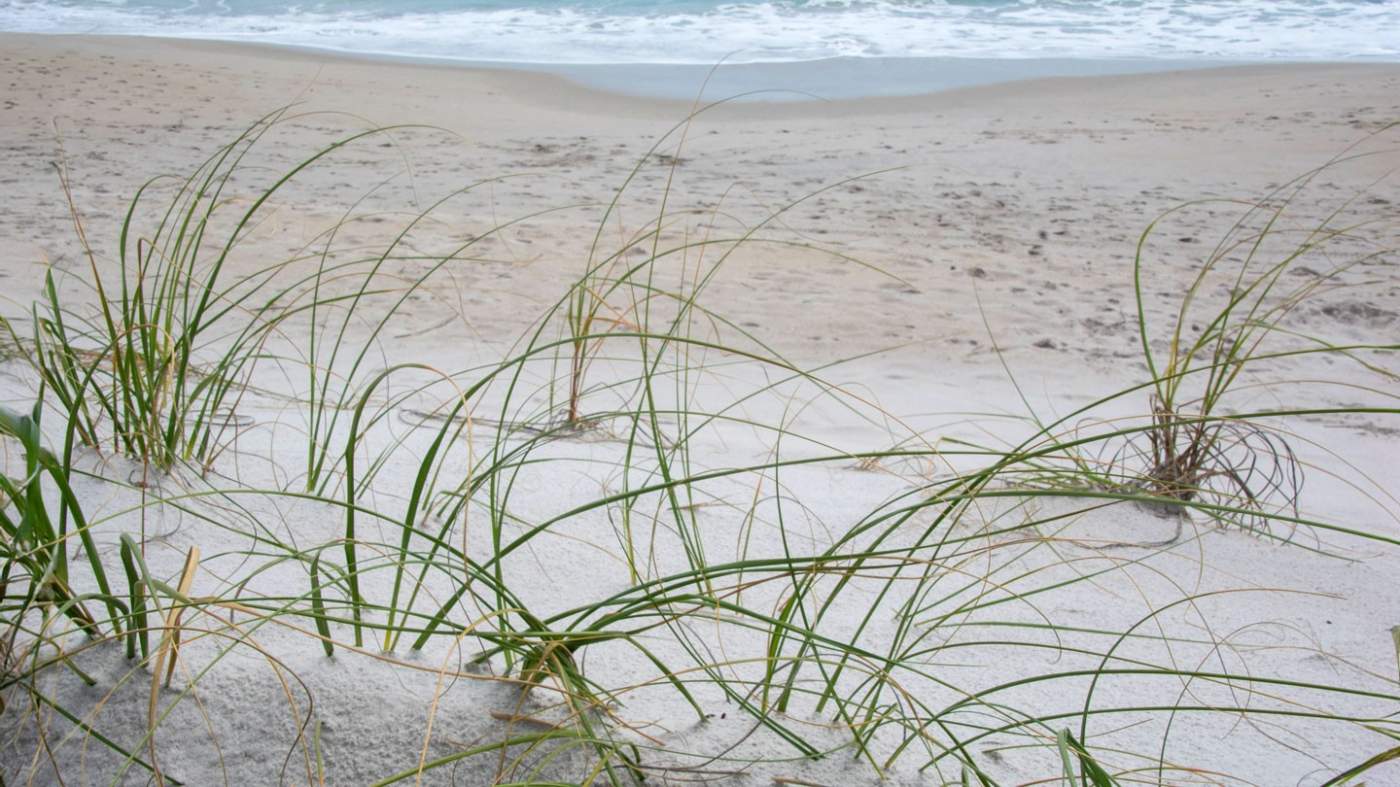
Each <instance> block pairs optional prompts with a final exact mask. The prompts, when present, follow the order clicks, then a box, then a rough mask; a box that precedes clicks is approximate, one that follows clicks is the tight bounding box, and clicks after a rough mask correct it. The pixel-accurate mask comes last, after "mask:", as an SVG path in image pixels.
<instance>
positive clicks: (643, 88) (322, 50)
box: [0, 31, 1400, 104]
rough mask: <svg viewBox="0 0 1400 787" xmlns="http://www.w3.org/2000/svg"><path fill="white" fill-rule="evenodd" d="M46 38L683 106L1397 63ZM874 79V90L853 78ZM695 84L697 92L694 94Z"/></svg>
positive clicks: (1399, 65) (2, 36)
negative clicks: (640, 54)
mask: <svg viewBox="0 0 1400 787" xmlns="http://www.w3.org/2000/svg"><path fill="white" fill-rule="evenodd" d="M26 39H49V40H52V41H54V42H57V43H59V44H77V43H80V42H93V43H95V44H97V45H102V44H103V43H104V42H106V43H113V44H117V45H120V42H132V45H133V46H136V45H139V44H138V42H140V43H142V44H151V43H154V44H155V46H156V47H157V48H166V47H169V48H173V49H189V50H193V51H201V50H202V51H211V52H219V51H222V52H229V53H237V52H238V51H240V50H241V51H244V52H247V53H260V54H262V55H263V56H266V57H274V58H276V57H281V58H301V59H306V60H312V61H340V62H345V63H361V64H377V65H387V66H392V67H400V68H402V67H407V68H423V69H433V70H446V71H461V72H466V73H474V74H478V75H493V76H494V77H495V78H498V79H502V80H508V79H511V78H516V77H526V78H529V77H534V78H539V79H542V80H562V81H564V82H565V83H567V84H568V85H569V86H570V87H573V88H575V89H577V90H580V91H586V92H589V93H601V94H605V95H611V96H615V97H618V98H625V99H633V100H640V101H657V102H667V103H674V104H690V103H695V102H696V101H697V100H701V99H702V98H703V101H704V102H713V101H724V102H728V101H730V100H731V99H732V98H733V97H734V96H739V95H740V94H744V95H743V96H742V97H740V98H739V100H740V101H742V102H745V103H747V102H749V101H750V100H751V99H750V97H749V95H748V94H759V95H754V96H753V97H752V100H753V101H754V103H760V104H769V103H778V104H802V103H807V102H809V101H816V102H823V103H831V102H842V103H844V102H878V101H885V100H899V99H924V98H929V97H932V96H937V95H943V94H948V93H959V92H962V91H967V90H977V89H985V88H1002V87H1007V86H1011V85H1025V84H1027V83H1038V82H1058V81H1061V80H1101V79H1116V78H1132V77H1147V76H1154V75H1174V74H1177V75H1179V74H1190V73H1198V72H1230V71H1238V72H1253V73H1271V72H1282V71H1288V70H1295V69H1298V70H1313V69H1319V70H1333V69H1352V68H1355V69H1371V68H1376V69H1382V70H1386V69H1395V70H1397V71H1400V62H1394V61H1386V60H1368V59H1358V60H1351V61H1343V60H1224V59H1201V60H1195V59H1192V60H1187V59H1169V58H1042V57H1037V58H967V57H930V58H904V57H835V58H822V59H814V60H801V61H758V62H745V63H732V64H730V63H717V64H699V63H549V62H523V61H491V60H471V59H465V58H463V59H456V58H446V57H434V56H419V55H403V54H394V53H389V52H353V51H349V50H342V49H335V48H330V47H316V46H311V45H305V44H281V43H271V42H261V41H239V40H232V39H220V38H181V37H170V36H156V35H145V34H105V33H20V32H9V31H0V42H2V41H5V40H14V41H17V42H23V41H24V40H26ZM876 78H879V79H882V80H883V82H882V86H881V87H880V88H879V89H878V91H877V92H860V89H859V88H858V87H856V86H855V85H856V84H857V83H861V82H865V81H868V80H874V79H876ZM702 87H704V95H703V97H702V96H699V95H697V94H698V93H699V92H700V89H701V88H702Z"/></svg>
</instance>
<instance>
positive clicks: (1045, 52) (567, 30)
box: [0, 0, 1400, 63]
mask: <svg viewBox="0 0 1400 787" xmlns="http://www.w3.org/2000/svg"><path fill="white" fill-rule="evenodd" d="M324 6H325V4H321V5H317V6H310V7H312V8H317V9H320V8H324ZM357 7H359V8H364V6H362V5H361V6H357ZM641 8H642V7H640V6H633V7H632V10H631V11H629V12H625V13H616V12H608V11H605V10H603V9H597V8H588V7H583V6H578V7H572V8H562V9H557V10H546V9H541V8H531V7H520V8H508V9H495V10H453V11H445V12H440V13H402V14H386V13H384V12H379V13H374V12H367V11H363V10H362V11H356V12H342V13H327V12H325V11H323V10H314V11H309V10H293V9H295V6H290V7H289V10H288V11H286V12H284V13H277V14H229V13H214V14H211V13H207V12H201V13H195V12H192V11H190V10H182V11H180V10H167V11H159V10H155V9H152V8H150V7H144V8H143V7H138V6H129V5H127V4H125V3H122V2H120V0H116V1H115V2H113V1H112V0H108V1H107V2H100V1H99V2H88V3H75V2H57V1H56V0H0V28H3V29H5V30H11V31H22V32H44V33H59V32H64V33H75V32H77V33H108V34H141V35H161V36H174V37H182V38H211V39H229V40H251V41H260V42H266V43H278V44H292V45H299V46H312V47H321V48H327V49H335V50H342V51H350V52H361V53H366V54H371V53H373V54H395V55H409V56H419V57H435V58H449V59H460V60H475V61H506V62H535V63H714V62H717V61H719V60H721V59H727V60H728V62H783V61H800V60H814V59H820V58H829V57H969V58H1162V59H1177V60H1180V59H1214V60H1280V59H1287V60H1355V59H1369V60H1400V3H1393V2H1382V3H1372V2H1361V1H1360V0H1281V1H1280V2H1265V1H1264V0H1253V1H1248V2H1241V1H1240V0H1140V1H1137V2H1129V1H1127V0H1107V1H1106V2H1100V3H1078V4H1070V3H1047V2H1034V1H1033V0H1022V2H1009V3H983V4H966V3H964V4H948V3H942V2H930V1H928V0H924V1H922V2H912V1H906V2H862V1H860V0H825V1H824V2H818V3H808V4H804V5H800V6H799V5H794V4H791V3H773V2H764V3H734V4H727V5H720V6H716V7H714V8H712V9H710V10H707V11H695V12H688V13H655V14H647V13H645V12H643V11H642V10H641ZM1385 31H1392V32H1391V33H1390V34H1386V33H1385Z"/></svg>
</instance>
